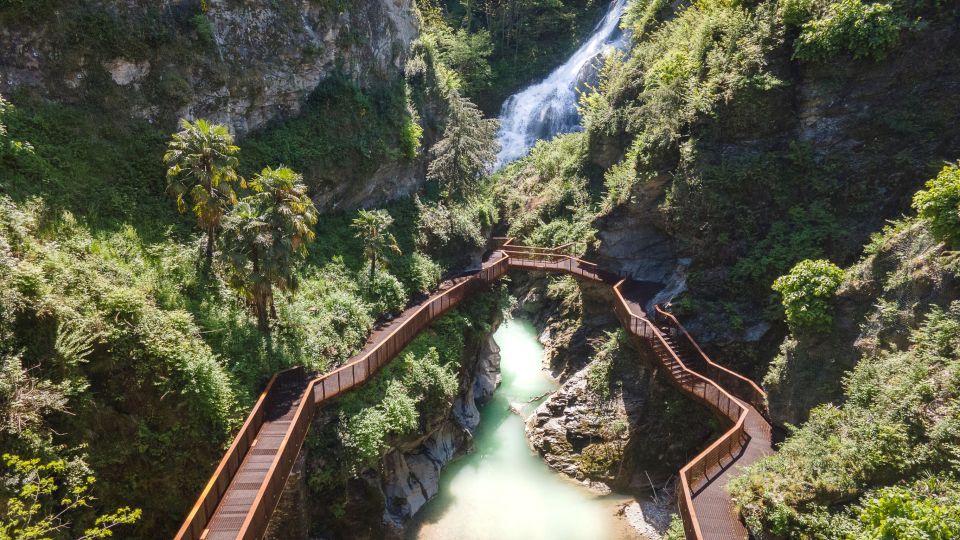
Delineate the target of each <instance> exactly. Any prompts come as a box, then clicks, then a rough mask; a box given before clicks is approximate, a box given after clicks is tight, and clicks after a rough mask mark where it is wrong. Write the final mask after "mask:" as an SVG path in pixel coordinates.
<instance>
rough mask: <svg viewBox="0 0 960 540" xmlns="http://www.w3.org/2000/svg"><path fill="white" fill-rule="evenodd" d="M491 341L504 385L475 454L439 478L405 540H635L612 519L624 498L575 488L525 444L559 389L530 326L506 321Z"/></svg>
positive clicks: (486, 411) (485, 418) (484, 420)
mask: <svg viewBox="0 0 960 540" xmlns="http://www.w3.org/2000/svg"><path fill="white" fill-rule="evenodd" d="M494 339H495V340H496V342H497V345H499V347H500V356H501V360H500V369H501V374H502V383H501V385H500V387H499V388H498V389H497V391H496V392H495V393H494V394H493V397H492V398H491V400H490V402H488V403H487V404H486V405H484V406H483V408H482V409H481V411H480V414H481V420H480V425H479V426H478V427H477V430H476V433H475V439H474V451H473V452H471V453H470V454H469V455H467V456H465V457H463V458H462V459H460V460H458V461H456V462H455V463H453V464H451V465H450V466H449V467H447V468H445V469H444V470H443V472H442V473H441V480H440V492H439V494H438V495H437V497H436V498H435V499H433V500H431V501H430V502H429V503H427V505H426V506H425V507H424V508H423V510H421V512H420V513H419V514H418V516H417V518H416V522H415V523H414V524H413V525H412V526H411V527H410V528H409V531H410V534H409V538H416V539H421V540H454V539H457V540H471V539H474V540H481V539H491V538H496V539H501V540H510V539H517V540H520V539H524V540H531V539H539V538H542V539H565V540H581V539H582V540H596V539H601V538H611V539H618V538H637V534H636V533H635V532H632V530H631V529H630V528H629V526H628V525H627V523H626V522H625V521H624V520H621V519H619V518H618V517H617V515H616V514H617V508H618V506H619V505H621V504H622V503H623V502H624V500H626V499H625V498H624V497H621V496H618V495H610V496H599V495H596V494H594V493H593V492H591V491H589V490H587V489H586V488H584V487H581V486H579V485H578V484H576V483H575V482H573V481H572V480H569V479H567V478H566V477H564V476H562V475H560V474H559V473H557V472H555V471H553V470H552V469H550V468H549V467H548V466H547V464H546V463H544V461H543V460H542V459H540V457H539V456H537V455H536V454H535V453H534V452H533V451H532V450H531V449H530V447H529V446H528V444H527V440H526V437H525V436H524V429H523V420H524V417H526V416H527V415H529V414H530V413H531V412H532V411H533V410H534V409H535V408H536V407H537V405H539V404H540V403H541V402H542V401H543V399H544V397H543V396H544V394H545V393H547V392H551V391H553V390H555V389H556V388H557V383H556V381H554V380H552V379H551V378H550V377H549V376H548V375H547V373H546V372H545V371H544V369H543V367H542V359H543V347H542V346H541V345H540V343H539V342H538V341H537V333H536V330H535V329H534V327H533V325H532V324H531V323H530V322H528V321H526V320H524V319H512V320H508V321H506V322H504V323H503V324H502V325H501V326H500V328H499V329H498V330H497V332H496V333H495V334H494ZM536 397H540V399H539V400H533V398H536ZM531 400H533V401H531Z"/></svg>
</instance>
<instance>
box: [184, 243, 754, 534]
mask: <svg viewBox="0 0 960 540" xmlns="http://www.w3.org/2000/svg"><path fill="white" fill-rule="evenodd" d="M496 240H497V243H496V249H495V251H493V253H491V254H490V255H489V256H488V257H487V259H486V260H485V261H484V263H483V265H482V267H481V269H480V270H479V271H478V272H475V273H472V274H469V275H464V276H460V277H457V278H454V279H451V280H448V281H446V282H444V283H443V284H442V285H441V287H440V290H438V291H437V292H436V293H434V294H433V295H432V296H431V297H430V298H428V299H427V300H425V301H424V302H422V303H420V304H418V305H416V306H413V307H411V308H409V309H407V310H406V311H404V312H403V313H402V314H401V315H400V316H399V317H397V318H396V319H394V320H392V321H391V322H390V323H389V324H387V325H384V326H382V327H379V328H377V329H376V330H375V331H374V332H373V333H372V334H371V336H370V338H369V339H368V340H367V343H366V345H365V346H364V347H363V349H362V350H361V351H360V353H359V354H357V355H356V356H354V357H353V358H351V359H350V360H349V361H348V362H347V363H346V364H344V365H343V366H342V367H340V368H338V369H336V370H334V371H331V372H329V373H326V374H323V375H320V376H314V377H311V376H309V375H308V374H307V373H306V372H305V371H304V369H303V368H293V369H289V370H286V371H282V372H279V373H277V374H275V375H274V376H273V377H272V378H271V379H270V381H269V382H268V383H267V386H266V388H265V389H264V391H263V393H262V394H261V395H260V397H259V399H258V400H257V402H256V404H255V405H254V407H253V410H252V411H251V412H250V414H249V415H248V416H247V419H246V421H245V422H244V424H243V426H242V427H241V428H240V432H239V433H238V434H237V436H236V438H235V439H234V441H233V443H232V444H231V445H230V448H229V449H228V450H227V452H226V454H224V456H223V458H222V459H221V460H220V463H219V465H218V466H217V469H216V471H214V473H213V476H212V477H211V478H210V480H209V481H208V482H207V485H206V487H205V488H204V489H203V491H202V492H201V493H200V496H199V498H198V499H197V502H196V504H195V505H194V506H193V508H192V509H191V511H190V513H189V515H188V516H187V518H186V520H185V521H184V523H183V525H182V526H181V528H180V530H179V532H178V533H177V535H176V539H177V540H226V539H233V538H244V539H255V538H260V537H262V536H263V534H264V533H265V531H266V528H267V523H268V522H269V520H270V515H271V514H272V513H273V511H274V509H275V508H276V506H277V502H278V500H279V498H280V494H281V492H282V491H283V486H284V483H285V482H286V479H287V476H288V475H289V474H290V470H291V468H292V466H293V462H294V460H295V459H296V457H297V454H298V453H299V451H300V447H301V446H302V444H303V442H304V439H305V438H306V433H307V429H308V428H309V426H310V423H311V421H312V420H313V417H314V413H315V412H316V410H317V407H318V406H320V405H322V404H324V403H325V402H327V401H328V400H331V399H333V398H335V397H336V396H338V395H340V394H342V393H343V392H346V391H348V390H350V389H351V388H353V387H354V386H357V385H359V384H362V383H363V382H365V381H366V380H367V379H369V378H371V377H372V376H373V375H374V374H375V373H376V372H377V371H378V370H379V369H380V368H381V367H383V366H384V365H385V364H387V363H388V362H390V361H391V360H392V359H393V358H394V357H396V356H397V354H398V353H399V352H400V351H401V350H402V349H403V347H405V346H406V345H407V344H408V343H410V341H412V340H413V338H414V337H415V336H416V335H417V334H418V333H419V332H420V331H422V330H423V329H425V328H426V327H427V326H428V325H429V324H430V323H431V322H432V321H433V320H435V319H437V318H438V317H440V316H441V315H443V314H444V313H445V312H446V311H447V310H449V309H450V308H451V307H453V306H455V305H457V304H458V303H460V302H461V301H462V300H463V299H465V298H466V297H468V296H469V295H471V294H472V293H474V292H475V291H477V290H479V289H481V288H483V287H485V286H486V285H489V284H490V283H492V282H494V281H496V280H497V279H499V278H500V277H501V276H503V275H504V274H506V273H507V271H508V270H510V269H515V270H530V271H541V272H558V273H567V274H572V275H574V276H576V277H578V278H580V279H584V280H588V281H593V282H599V283H604V284H607V285H609V286H610V287H611V288H612V290H613V294H614V305H613V308H614V311H615V312H616V315H617V318H618V319H619V320H620V322H621V323H622V324H623V325H624V327H625V328H626V329H627V330H628V331H629V333H630V335H631V336H632V337H633V338H634V340H635V341H636V342H637V343H638V345H640V346H642V347H647V348H648V349H649V350H652V351H653V353H654V356H655V357H656V359H657V361H658V362H659V363H660V364H661V365H662V367H663V368H665V371H666V373H667V375H668V378H669V380H670V381H671V383H672V384H674V385H675V386H676V387H677V388H679V389H680V390H681V391H682V392H683V393H685V394H687V395H688V396H690V397H692V398H693V399H696V400H697V401H700V402H701V403H703V404H704V405H705V406H707V407H708V408H709V409H710V410H711V412H713V413H714V415H715V416H716V417H717V418H718V419H720V421H721V422H722V423H723V425H724V426H726V428H727V429H726V431H725V432H724V433H723V434H722V435H721V436H720V437H719V438H718V439H717V440H715V441H714V442H713V443H712V444H710V446H708V447H707V448H706V449H705V450H703V451H702V452H701V453H700V454H698V455H697V456H696V457H694V458H693V460H691V461H690V462H689V463H687V464H686V465H685V466H684V467H683V468H682V469H681V470H680V475H679V477H680V489H679V490H678V497H677V498H678V501H677V503H678V508H679V511H680V515H681V516H682V518H683V525H684V530H685V532H686V536H687V538H690V539H731V538H733V539H736V538H739V539H746V538H747V537H748V533H747V531H746V528H745V527H744V526H743V524H742V523H741V522H740V519H739V516H738V515H737V514H736V512H735V511H734V509H733V505H732V502H731V500H730V496H729V494H728V493H727V489H726V486H727V482H728V481H729V480H730V478H732V477H734V476H736V475H737V474H738V471H739V469H740V468H741V467H743V466H745V465H749V464H750V463H753V462H754V461H756V460H757V459H759V458H760V457H762V456H764V455H767V454H770V453H772V452H773V450H772V446H771V428H770V424H769V423H768V422H767V421H766V420H765V413H766V409H765V407H766V395H765V394H764V393H763V391H762V390H761V389H760V388H759V387H758V386H757V385H756V384H755V383H754V382H753V381H751V380H749V379H747V378H745V377H743V376H741V375H739V374H737V373H735V372H733V371H731V370H729V369H726V368H724V367H723V366H720V365H718V364H716V363H714V362H713V361H711V360H710V358H709V357H708V356H707V355H706V354H704V352H703V351H702V350H701V349H700V347H699V345H697V343H696V342H695V341H694V340H693V338H692V337H690V334H689V333H687V331H686V329H685V328H684V327H683V325H681V324H680V322H679V321H677V319H676V318H675V317H674V316H673V315H671V314H670V313H668V312H666V311H664V310H662V309H661V308H660V307H659V306H657V307H656V308H655V313H654V316H653V318H652V319H651V318H648V317H647V316H646V315H645V314H644V311H643V308H642V306H641V302H642V300H643V296H644V294H643V286H642V284H640V283H637V282H634V281H632V280H631V279H629V278H621V276H619V275H617V274H614V273H612V272H608V271H605V270H603V269H601V268H598V267H597V265H596V264H594V263H591V262H588V261H584V260H582V259H579V258H577V257H574V256H571V255H567V254H564V253H563V252H562V250H561V249H560V248H552V249H551V248H535V247H527V246H514V245H512V244H511V241H510V240H508V239H496Z"/></svg>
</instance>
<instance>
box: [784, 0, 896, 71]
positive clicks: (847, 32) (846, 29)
mask: <svg viewBox="0 0 960 540" xmlns="http://www.w3.org/2000/svg"><path fill="white" fill-rule="evenodd" d="M797 16H798V14H797V13H796V11H790V12H788V17H793V18H796V17H797ZM905 25H906V21H905V20H904V19H903V17H901V16H900V15H899V14H897V13H896V12H895V11H894V9H893V6H892V5H890V4H886V3H869V4H864V3H863V2H862V1H861V0H840V1H839V2H835V3H833V4H831V5H830V7H829V8H828V9H827V13H826V15H824V16H823V17H820V18H817V19H814V20H811V21H808V22H806V23H804V24H803V27H802V31H801V32H800V36H799V37H798V38H797V41H796V43H795V44H794V53H793V56H794V58H796V59H798V60H808V61H815V62H825V61H827V60H830V59H831V58H833V57H835V56H836V55H837V54H839V53H841V52H848V53H850V54H852V55H853V57H854V58H872V59H874V60H879V59H881V58H883V57H884V55H886V53H887V51H889V50H890V49H891V48H893V47H894V46H895V45H896V44H897V42H898V41H899V40H900V30H901V29H902V28H903V27H904V26H905Z"/></svg>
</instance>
